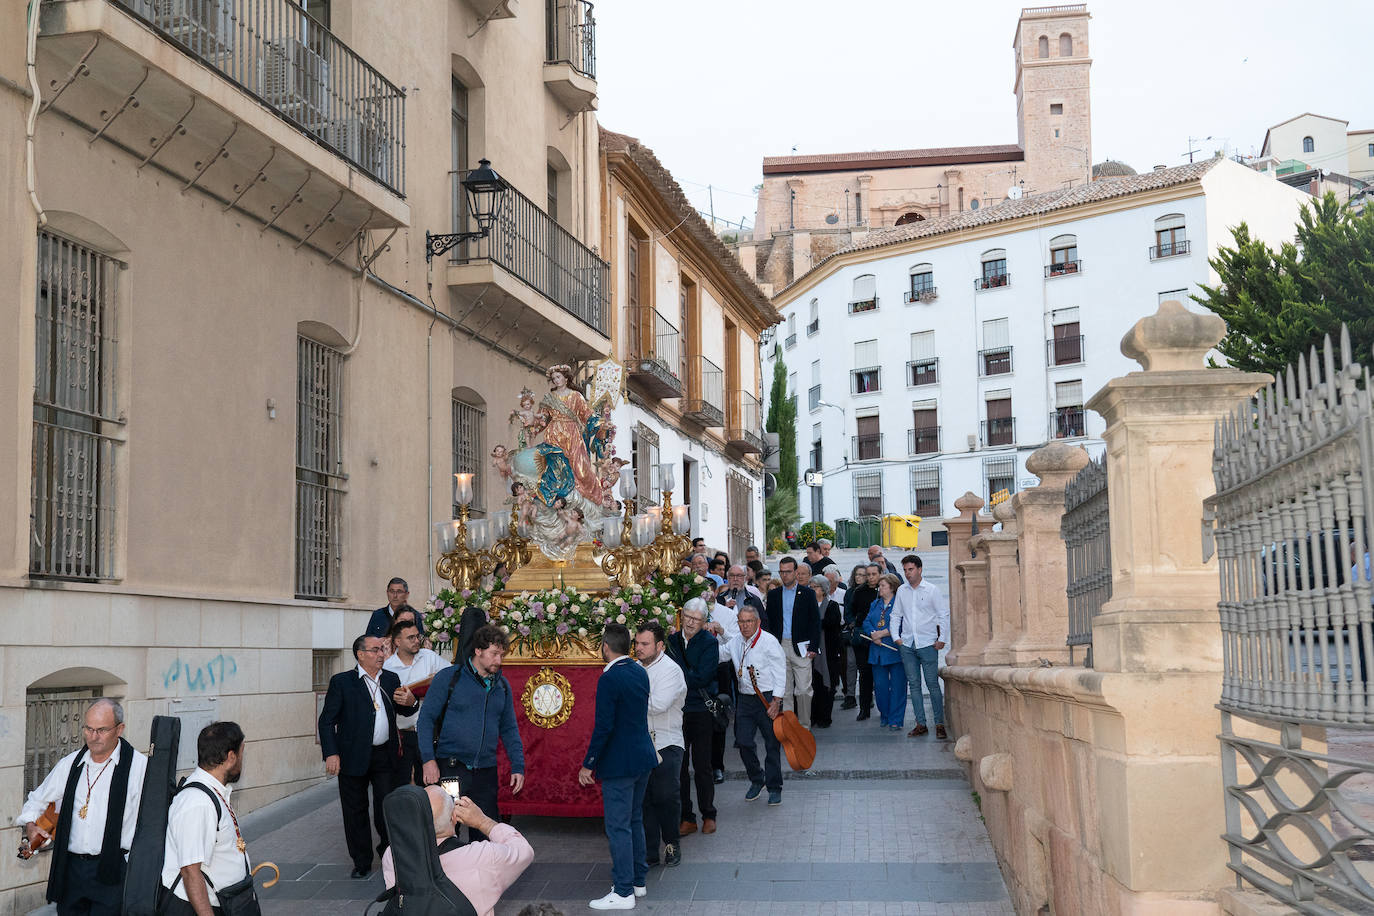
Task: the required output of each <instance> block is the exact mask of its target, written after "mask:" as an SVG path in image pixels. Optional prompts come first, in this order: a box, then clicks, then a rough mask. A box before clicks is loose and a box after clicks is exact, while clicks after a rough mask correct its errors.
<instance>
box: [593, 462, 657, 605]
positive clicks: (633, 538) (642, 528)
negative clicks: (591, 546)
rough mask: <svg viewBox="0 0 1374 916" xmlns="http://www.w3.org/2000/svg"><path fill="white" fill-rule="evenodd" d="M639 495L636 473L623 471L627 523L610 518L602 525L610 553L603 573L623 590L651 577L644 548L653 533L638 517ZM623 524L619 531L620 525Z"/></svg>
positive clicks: (628, 470) (646, 523)
mask: <svg viewBox="0 0 1374 916" xmlns="http://www.w3.org/2000/svg"><path fill="white" fill-rule="evenodd" d="M635 495H636V488H635V478H634V471H633V470H631V469H630V468H628V467H624V468H621V469H620V499H621V503H622V504H623V505H624V506H625V517H624V519H623V520H617V519H615V518H608V519H606V520H605V521H604V522H602V534H601V540H602V543H604V544H605V545H606V553H605V555H604V556H602V558H601V571H602V572H604V573H605V574H606V577H607V578H608V579H611V580H612V581H614V582H615V583H616V585H619V586H620V587H621V588H625V587H626V586H628V585H632V584H634V583H635V582H638V581H639V580H641V579H643V578H644V577H645V576H646V575H647V574H648V569H647V568H646V566H645V564H646V562H647V561H648V559H649V557H648V556H647V555H646V552H645V551H644V550H643V549H641V548H642V547H643V546H644V543H642V542H646V541H647V540H648V538H646V537H645V535H646V534H648V533H651V529H649V527H648V519H647V518H646V517H645V516H636V515H635V514H634V501H635ZM617 521H619V522H620V524H619V526H618V528H617V525H616V522H617Z"/></svg>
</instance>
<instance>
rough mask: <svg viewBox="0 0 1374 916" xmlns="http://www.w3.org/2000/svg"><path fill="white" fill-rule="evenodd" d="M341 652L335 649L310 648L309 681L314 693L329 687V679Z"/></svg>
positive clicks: (332, 674)
mask: <svg viewBox="0 0 1374 916" xmlns="http://www.w3.org/2000/svg"><path fill="white" fill-rule="evenodd" d="M341 654H342V653H340V652H339V650H337V649H311V650H310V683H311V686H312V687H313V688H314V691H315V692H316V693H324V692H325V691H326V690H328V689H329V679H330V678H331V677H333V676H334V668H335V667H336V666H337V664H338V661H339V657H340V655H341Z"/></svg>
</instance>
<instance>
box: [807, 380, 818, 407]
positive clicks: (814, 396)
mask: <svg viewBox="0 0 1374 916" xmlns="http://www.w3.org/2000/svg"><path fill="white" fill-rule="evenodd" d="M806 409H807V410H820V409H821V386H820V385H812V386H811V387H810V388H808V389H807V391H806Z"/></svg>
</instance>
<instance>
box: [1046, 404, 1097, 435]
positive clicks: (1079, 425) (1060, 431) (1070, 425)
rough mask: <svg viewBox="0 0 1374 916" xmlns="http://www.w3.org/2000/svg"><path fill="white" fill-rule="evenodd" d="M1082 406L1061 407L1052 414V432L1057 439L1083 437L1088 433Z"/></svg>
mask: <svg viewBox="0 0 1374 916" xmlns="http://www.w3.org/2000/svg"><path fill="white" fill-rule="evenodd" d="M1084 423H1085V421H1084V417H1083V408H1082V407H1059V408H1056V409H1055V411H1054V413H1052V414H1050V433H1051V435H1052V436H1053V437H1054V438H1055V439H1081V438H1082V437H1083V436H1086V435H1087V434H1088V432H1087V427H1086V426H1085V425H1084Z"/></svg>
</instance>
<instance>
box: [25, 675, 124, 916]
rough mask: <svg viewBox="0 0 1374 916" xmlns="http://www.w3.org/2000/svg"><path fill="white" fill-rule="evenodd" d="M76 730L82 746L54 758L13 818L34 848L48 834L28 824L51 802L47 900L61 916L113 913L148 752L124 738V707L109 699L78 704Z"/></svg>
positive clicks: (116, 908) (117, 908) (120, 900)
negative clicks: (81, 707)
mask: <svg viewBox="0 0 1374 916" xmlns="http://www.w3.org/2000/svg"><path fill="white" fill-rule="evenodd" d="M81 735H82V738H83V739H84V740H85V745H84V746H83V747H81V748H80V749H78V750H76V751H74V752H72V753H70V754H68V755H67V756H65V757H63V758H62V759H61V760H59V761H57V765H56V766H55V767H53V768H52V772H51V773H49V774H48V776H47V778H46V779H44V780H43V782H42V783H41V784H40V785H39V786H38V788H36V789H34V790H33V791H32V792H30V793H29V797H28V800H27V801H25V802H24V807H23V810H21V811H20V812H19V817H17V818H16V819H15V823H17V824H18V825H19V826H21V827H23V828H24V840H25V841H27V843H28V846H29V848H30V849H38V848H39V847H40V846H42V845H43V844H44V843H45V842H47V841H48V840H49V839H50V837H49V835H48V834H47V833H45V832H43V831H42V830H40V829H39V828H38V826H37V824H35V823H34V822H35V821H37V820H38V818H39V816H40V815H42V814H43V812H44V811H45V810H46V809H47V807H48V805H49V804H53V805H55V806H56V808H57V827H56V828H55V830H54V834H55V835H54V836H52V837H51V839H52V850H53V853H52V867H51V868H50V869H49V871H48V901H49V902H50V903H55V904H57V912H58V913H60V914H62V916H67V914H69V913H70V914H76V913H83V914H84V913H89V914H93V916H118V914H119V912H120V908H121V906H122V904H123V900H124V871H125V860H124V856H125V854H126V853H127V852H128V851H129V846H130V845H132V843H133V841H134V828H135V826H136V825H137V823H138V804H139V801H140V799H141V798H142V796H143V774H144V771H145V770H146V769H147V768H148V758H147V757H145V756H144V755H143V754H140V753H139V752H138V751H136V750H134V749H133V746H132V745H130V744H129V742H128V741H125V740H124V707H122V706H120V705H119V704H118V703H116V702H115V701H114V700H111V699H107V698H103V697H102V698H101V699H98V700H95V701H93V702H92V703H91V704H90V705H89V706H87V707H86V715H85V719H84V724H83V726H82V729H81ZM107 770H108V771H109V772H106V771H107Z"/></svg>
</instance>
